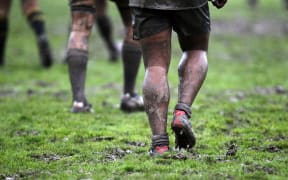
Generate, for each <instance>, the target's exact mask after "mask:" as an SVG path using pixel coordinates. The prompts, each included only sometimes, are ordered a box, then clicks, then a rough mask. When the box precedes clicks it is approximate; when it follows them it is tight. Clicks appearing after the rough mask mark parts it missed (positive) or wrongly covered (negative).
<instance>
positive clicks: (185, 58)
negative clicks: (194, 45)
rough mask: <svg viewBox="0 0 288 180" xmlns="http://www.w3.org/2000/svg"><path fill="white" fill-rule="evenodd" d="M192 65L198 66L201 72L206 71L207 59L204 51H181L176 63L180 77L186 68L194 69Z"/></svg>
mask: <svg viewBox="0 0 288 180" xmlns="http://www.w3.org/2000/svg"><path fill="white" fill-rule="evenodd" d="M193 67H196V68H199V69H201V70H202V71H203V72H206V71H207V69H208V60H207V52H206V51H203V50H193V51H189V52H185V53H183V55H182V58H181V61H180V63H179V65H178V75H179V76H180V77H181V76H182V75H183V73H184V72H185V71H186V70H187V69H188V70H189V69H194V68H193Z"/></svg>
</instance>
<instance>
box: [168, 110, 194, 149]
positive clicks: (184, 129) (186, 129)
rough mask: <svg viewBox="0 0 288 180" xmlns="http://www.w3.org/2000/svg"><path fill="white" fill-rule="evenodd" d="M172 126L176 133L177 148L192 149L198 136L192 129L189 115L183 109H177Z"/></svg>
mask: <svg viewBox="0 0 288 180" xmlns="http://www.w3.org/2000/svg"><path fill="white" fill-rule="evenodd" d="M171 128H172V130H173V131H174V133H175V146H176V148H179V149H181V148H184V149H190V148H192V147H193V146H194V145H195V144H196V137H195V134H194V132H193V130H192V126H191V123H190V121H189V117H188V116H187V114H186V113H185V111H182V110H175V111H174V117H173V121H172V123H171Z"/></svg>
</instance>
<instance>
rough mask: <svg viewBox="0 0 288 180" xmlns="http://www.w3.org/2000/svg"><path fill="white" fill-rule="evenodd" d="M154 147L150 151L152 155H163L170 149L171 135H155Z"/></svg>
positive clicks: (153, 139)
mask: <svg viewBox="0 0 288 180" xmlns="http://www.w3.org/2000/svg"><path fill="white" fill-rule="evenodd" d="M151 140H152V147H151V149H150V151H149V154H150V156H152V157H157V156H163V155H164V154H167V153H168V152H169V151H170V147H169V137H168V135H167V134H165V135H154V136H152V138H151Z"/></svg>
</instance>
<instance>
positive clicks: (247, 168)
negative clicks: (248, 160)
mask: <svg viewBox="0 0 288 180" xmlns="http://www.w3.org/2000/svg"><path fill="white" fill-rule="evenodd" d="M242 166H243V167H242V168H243V171H244V172H246V173H254V172H259V171H262V172H265V173H266V174H274V173H275V172H276V170H275V169H274V168H272V167H268V166H262V165H259V164H256V165H255V164H244V165H242Z"/></svg>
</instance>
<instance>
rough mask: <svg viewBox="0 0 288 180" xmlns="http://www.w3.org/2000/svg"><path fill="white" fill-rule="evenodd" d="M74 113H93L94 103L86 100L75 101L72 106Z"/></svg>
mask: <svg viewBox="0 0 288 180" xmlns="http://www.w3.org/2000/svg"><path fill="white" fill-rule="evenodd" d="M71 112H72V113H93V112H94V110H93V109H92V105H91V104H88V103H84V102H77V101H74V102H73V105H72V108H71Z"/></svg>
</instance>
